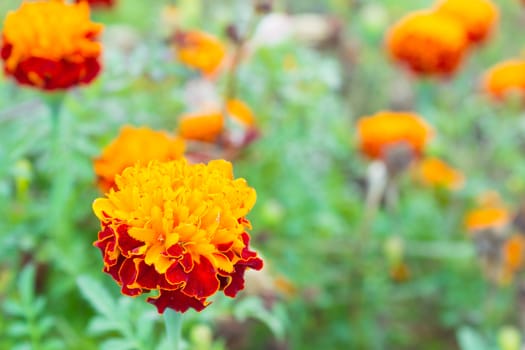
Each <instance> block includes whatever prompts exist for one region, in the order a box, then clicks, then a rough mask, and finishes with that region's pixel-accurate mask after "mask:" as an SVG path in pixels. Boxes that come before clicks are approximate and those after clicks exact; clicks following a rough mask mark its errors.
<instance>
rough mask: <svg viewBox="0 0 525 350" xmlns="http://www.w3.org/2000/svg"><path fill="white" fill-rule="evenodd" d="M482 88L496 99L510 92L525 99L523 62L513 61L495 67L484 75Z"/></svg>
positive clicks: (524, 69) (524, 65)
mask: <svg viewBox="0 0 525 350" xmlns="http://www.w3.org/2000/svg"><path fill="white" fill-rule="evenodd" d="M483 88H484V90H485V91H486V92H487V93H489V94H490V95H492V96H493V97H495V98H497V99H500V98H503V97H504V96H505V95H506V94H507V93H509V92H512V91H516V92H518V93H519V94H520V95H524V97H525V60H520V59H513V60H508V61H504V62H501V63H499V64H497V65H495V66H494V67H492V68H491V69H489V70H488V71H487V72H486V73H485V76H484V77H483Z"/></svg>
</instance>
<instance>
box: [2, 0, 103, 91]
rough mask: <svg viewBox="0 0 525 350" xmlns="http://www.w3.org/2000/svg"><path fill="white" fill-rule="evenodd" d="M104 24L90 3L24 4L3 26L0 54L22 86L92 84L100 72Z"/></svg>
mask: <svg viewBox="0 0 525 350" xmlns="http://www.w3.org/2000/svg"><path fill="white" fill-rule="evenodd" d="M101 31H102V25H100V24H97V23H93V22H91V21H90V19H89V6H88V5H87V4H85V3H81V4H66V3H64V2H63V1H35V2H23V3H22V4H21V5H20V8H19V9H18V10H15V11H12V12H9V13H8V14H7V17H6V19H5V22H4V28H3V32H2V46H1V49H0V56H1V57H2V60H3V61H4V72H5V74H6V75H7V76H10V77H13V78H14V79H15V80H16V81H17V82H18V83H19V84H22V85H29V86H33V87H37V88H40V89H43V90H58V89H67V88H71V87H74V86H76V85H79V84H88V83H90V82H91V81H92V80H93V79H95V77H96V76H97V75H98V74H99V72H100V69H101V66H100V62H99V58H100V54H101V51H102V46H101V44H100V43H98V42H97V41H96V39H97V37H98V36H99V34H100V32H101Z"/></svg>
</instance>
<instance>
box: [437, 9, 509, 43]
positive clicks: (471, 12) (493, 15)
mask: <svg viewBox="0 0 525 350" xmlns="http://www.w3.org/2000/svg"><path fill="white" fill-rule="evenodd" d="M436 11H437V12H438V13H442V14H444V15H447V16H450V17H452V18H454V19H456V20H457V21H458V22H459V23H460V24H461V25H462V26H463V27H464V28H465V31H466V32H467V35H468V38H469V40H470V41H471V42H472V43H479V42H482V41H484V40H485V39H486V38H487V36H488V35H489V34H490V32H491V31H492V28H493V27H494V25H495V24H496V22H497V20H498V16H499V11H498V8H497V7H496V6H495V5H494V4H493V3H492V1H490V0H441V1H440V2H439V3H438V4H437V5H436Z"/></svg>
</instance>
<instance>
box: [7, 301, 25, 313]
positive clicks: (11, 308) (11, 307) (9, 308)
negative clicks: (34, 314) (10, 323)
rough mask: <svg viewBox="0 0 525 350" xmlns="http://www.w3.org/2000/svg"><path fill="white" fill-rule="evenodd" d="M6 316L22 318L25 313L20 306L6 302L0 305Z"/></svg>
mask: <svg viewBox="0 0 525 350" xmlns="http://www.w3.org/2000/svg"><path fill="white" fill-rule="evenodd" d="M2 306H3V307H2V308H3V309H4V311H5V313H6V314H8V315H11V316H24V315H25V312H24V309H23V308H22V306H20V304H18V303H17V302H15V301H13V300H6V301H5V302H4V304H3V305H2Z"/></svg>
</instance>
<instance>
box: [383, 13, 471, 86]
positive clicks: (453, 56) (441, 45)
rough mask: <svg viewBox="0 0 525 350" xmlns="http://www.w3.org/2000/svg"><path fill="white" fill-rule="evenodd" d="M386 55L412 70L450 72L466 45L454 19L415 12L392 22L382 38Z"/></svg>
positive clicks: (426, 73) (457, 62) (463, 34)
mask: <svg viewBox="0 0 525 350" xmlns="http://www.w3.org/2000/svg"><path fill="white" fill-rule="evenodd" d="M386 47H387V50H388V52H389V54H390V56H391V57H392V58H393V59H394V60H396V61H398V62H400V63H402V64H404V65H406V66H407V67H408V68H409V69H411V70H412V71H413V72H415V73H418V74H423V75H445V76H446V75H450V74H452V73H454V71H455V70H456V69H457V68H458V66H459V64H460V63H461V61H462V59H463V57H464V55H465V52H466V50H467V48H468V38H467V34H466V33H465V30H464V29H463V27H462V26H461V25H460V24H459V23H458V21H456V20H454V19H452V18H450V17H448V16H445V15H442V14H438V13H435V12H428V11H418V12H414V13H411V14H409V15H408V16H406V17H404V18H403V19H401V20H400V21H399V22H397V23H396V24H394V26H393V27H392V28H391V29H390V31H389V32H388V34H387V38H386Z"/></svg>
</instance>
